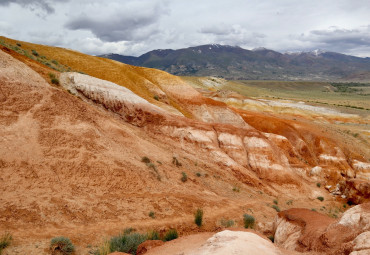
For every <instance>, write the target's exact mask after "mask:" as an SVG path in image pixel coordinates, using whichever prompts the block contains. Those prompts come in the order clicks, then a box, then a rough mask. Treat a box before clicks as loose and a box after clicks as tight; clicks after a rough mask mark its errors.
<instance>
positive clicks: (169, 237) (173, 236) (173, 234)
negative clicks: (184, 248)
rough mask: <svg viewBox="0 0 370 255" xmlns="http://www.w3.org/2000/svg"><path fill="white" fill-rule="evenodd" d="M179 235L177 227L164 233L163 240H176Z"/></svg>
mask: <svg viewBox="0 0 370 255" xmlns="http://www.w3.org/2000/svg"><path fill="white" fill-rule="evenodd" d="M178 237H179V234H178V233H177V230H176V229H170V230H168V231H167V232H166V234H165V235H164V238H163V240H164V241H166V242H167V241H171V240H174V239H176V238H178Z"/></svg>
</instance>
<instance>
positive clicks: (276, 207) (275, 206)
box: [271, 205, 280, 212]
mask: <svg viewBox="0 0 370 255" xmlns="http://www.w3.org/2000/svg"><path fill="white" fill-rule="evenodd" d="M271 207H272V208H274V209H275V211H277V212H280V208H279V206H277V205H272V206H271Z"/></svg>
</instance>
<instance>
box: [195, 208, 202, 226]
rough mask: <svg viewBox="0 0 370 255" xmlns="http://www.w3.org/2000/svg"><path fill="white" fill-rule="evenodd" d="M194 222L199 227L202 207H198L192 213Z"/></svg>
mask: <svg viewBox="0 0 370 255" xmlns="http://www.w3.org/2000/svg"><path fill="white" fill-rule="evenodd" d="M194 223H195V224H196V225H197V226H198V227H201V226H202V223H203V209H200V208H198V209H197V211H196V212H195V214H194Z"/></svg>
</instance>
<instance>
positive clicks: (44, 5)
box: [0, 0, 370, 57]
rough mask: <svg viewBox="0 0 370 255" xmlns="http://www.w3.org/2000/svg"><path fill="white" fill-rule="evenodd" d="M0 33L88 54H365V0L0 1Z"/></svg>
mask: <svg viewBox="0 0 370 255" xmlns="http://www.w3.org/2000/svg"><path fill="white" fill-rule="evenodd" d="M0 35H3V36H6V37H10V38H13V39H16V40H21V41H28V42H33V43H39V44H47V45H53V46H59V47H64V48H70V49H74V50H78V51H81V52H84V53H87V54H91V55H100V54H106V53H117V54H122V55H132V56H139V55H141V54H144V53H146V52H148V51H150V50H154V49H179V48H186V47H191V46H197V45H204V44H223V45H232V46H240V47H242V48H245V49H253V48H258V47H265V48H268V49H272V50H276V51H279V52H296V51H311V50H315V49H321V50H324V51H334V52H339V53H343V54H349V55H354V56H359V57H370V1H369V0H105V1H103V0H0Z"/></svg>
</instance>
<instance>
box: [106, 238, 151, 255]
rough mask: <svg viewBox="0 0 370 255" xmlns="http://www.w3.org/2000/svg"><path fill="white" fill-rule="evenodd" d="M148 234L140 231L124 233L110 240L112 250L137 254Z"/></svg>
mask: <svg viewBox="0 0 370 255" xmlns="http://www.w3.org/2000/svg"><path fill="white" fill-rule="evenodd" d="M147 238H148V237H147V235H145V234H140V233H128V234H126V233H123V234H120V235H118V236H114V237H112V238H111V239H110V241H109V250H110V252H115V251H118V252H126V253H131V254H136V250H137V247H138V246H139V245H140V244H141V243H143V242H145V241H146V240H147Z"/></svg>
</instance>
